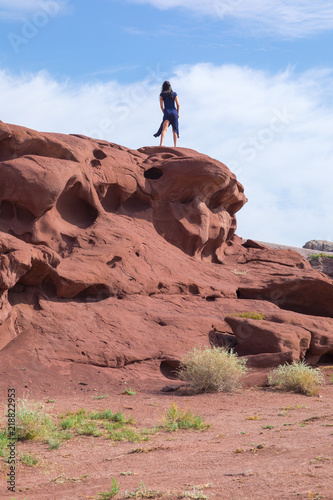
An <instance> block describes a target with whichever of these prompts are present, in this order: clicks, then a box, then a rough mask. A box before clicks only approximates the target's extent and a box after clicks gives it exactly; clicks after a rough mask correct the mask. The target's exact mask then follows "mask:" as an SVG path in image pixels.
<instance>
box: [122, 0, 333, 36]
mask: <svg viewBox="0 0 333 500" xmlns="http://www.w3.org/2000/svg"><path fill="white" fill-rule="evenodd" d="M128 1H131V2H132V3H139V4H147V3H148V4H150V5H153V6H154V7H157V8H159V9H172V8H177V7H178V8H183V9H186V10H188V11H191V12H194V13H196V14H200V15H209V16H213V17H215V18H217V19H224V18H233V19H236V20H238V21H241V22H244V21H245V22H246V26H247V28H248V29H251V30H254V31H256V32H260V33H265V34H269V33H270V34H271V33H274V34H276V33H277V34H279V35H283V36H288V37H300V36H305V35H307V34H311V33H315V32H319V31H323V30H328V29H332V27H333V4H332V2H330V1H329V2H328V1H327V0H317V1H316V2H313V1H311V0H251V1H249V0H204V1H203V0H128Z"/></svg>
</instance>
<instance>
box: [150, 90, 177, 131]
mask: <svg viewBox="0 0 333 500" xmlns="http://www.w3.org/2000/svg"><path fill="white" fill-rule="evenodd" d="M160 96H161V97H162V99H163V102H164V115H163V121H162V123H161V126H160V128H159V129H158V131H157V132H156V134H154V137H158V136H159V135H161V133H162V129H163V123H164V122H165V120H168V122H169V126H170V125H172V128H173V130H174V131H175V132H176V134H177V137H179V126H178V112H177V109H176V106H175V98H176V96H177V92H173V93H172V96H171V94H170V93H169V92H162V93H161V94H160Z"/></svg>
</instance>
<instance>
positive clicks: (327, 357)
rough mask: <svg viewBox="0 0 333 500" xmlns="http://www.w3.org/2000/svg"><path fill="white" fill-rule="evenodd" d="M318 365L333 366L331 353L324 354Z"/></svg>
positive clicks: (332, 354) (332, 353)
mask: <svg viewBox="0 0 333 500" xmlns="http://www.w3.org/2000/svg"><path fill="white" fill-rule="evenodd" d="M318 363H320V364H323V365H333V352H326V353H325V354H323V355H322V356H321V358H320V359H319V361H318Z"/></svg>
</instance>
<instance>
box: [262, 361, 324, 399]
mask: <svg viewBox="0 0 333 500" xmlns="http://www.w3.org/2000/svg"><path fill="white" fill-rule="evenodd" d="M323 382H324V377H323V375H322V374H321V372H320V371H319V370H318V369H317V368H311V367H310V366H308V365H307V364H306V363H305V361H304V360H303V361H301V362H296V361H294V362H293V363H292V364H291V365H288V364H285V365H281V366H278V367H277V368H275V369H274V370H272V371H271V372H270V373H269V375H268V383H269V385H270V386H272V387H275V388H276V389H280V390H282V391H292V392H296V393H299V394H304V395H306V396H316V395H317V394H318V392H319V389H320V386H321V385H322V384H323Z"/></svg>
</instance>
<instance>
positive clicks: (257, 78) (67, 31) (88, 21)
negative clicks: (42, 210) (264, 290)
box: [0, 0, 333, 246]
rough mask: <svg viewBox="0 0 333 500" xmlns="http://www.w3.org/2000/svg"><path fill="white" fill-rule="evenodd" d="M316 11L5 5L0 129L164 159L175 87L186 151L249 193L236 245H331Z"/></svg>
mask: <svg viewBox="0 0 333 500" xmlns="http://www.w3.org/2000/svg"><path fill="white" fill-rule="evenodd" d="M312 4H313V2H310V1H309V0H206V1H204V0H94V1H92V0H0V37H1V44H0V89H1V92H0V106H1V109H2V116H0V119H2V120H3V121H5V122H8V123H16V124H20V125H24V126H27V127H31V128H35V129H37V130H44V131H55V132H64V133H84V134H85V135H89V136H93V137H99V138H103V139H106V140H110V141H112V142H117V143H119V144H123V145H125V146H128V147H131V148H138V147H141V146H144V145H155V144H158V141H157V140H156V139H154V137H153V136H152V134H153V133H154V132H155V131H156V129H157V128H158V125H159V123H160V120H161V112H160V110H159V105H158V94H159V89H160V86H161V83H162V82H163V81H164V80H166V79H168V80H170V81H171V83H172V85H173V87H174V89H175V90H176V91H177V92H178V94H179V100H180V104H181V117H180V131H181V136H180V141H179V146H180V147H181V146H184V147H189V148H192V149H196V150H198V151H200V152H203V153H205V154H208V155H210V156H213V157H215V158H217V159H219V160H220V161H222V162H223V163H226V164H227V165H228V166H229V167H230V168H231V170H233V171H234V172H235V173H236V175H237V177H238V178H239V180H240V181H241V182H242V183H243V184H244V186H245V192H246V195H247V196H248V198H249V202H248V204H247V205H246V206H245V207H244V208H243V209H242V210H241V211H240V212H239V215H238V231H237V233H238V234H239V235H240V236H243V237H250V238H253V239H258V240H262V241H272V242H275V243H281V244H289V245H295V246H302V245H303V244H304V243H305V242H306V241H307V240H309V239H313V238H316V239H328V240H331V241H332V240H333V224H332V222H333V217H332V212H333V196H332V186H333V141H332V137H331V135H332V131H333V114H332V112H333V104H332V97H333V85H332V83H333V82H332V75H333V63H332V56H331V48H332V46H333V1H332V2H330V1H325V0H317V2H316V3H315V4H313V5H312ZM171 144H172V141H171V133H170V134H169V135H168V138H167V141H166V145H171Z"/></svg>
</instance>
